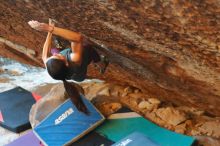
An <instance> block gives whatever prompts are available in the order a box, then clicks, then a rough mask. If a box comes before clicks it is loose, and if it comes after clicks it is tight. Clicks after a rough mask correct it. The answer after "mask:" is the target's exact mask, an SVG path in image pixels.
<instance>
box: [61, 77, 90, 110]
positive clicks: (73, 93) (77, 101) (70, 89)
mask: <svg viewBox="0 0 220 146" xmlns="http://www.w3.org/2000/svg"><path fill="white" fill-rule="evenodd" d="M63 85H64V88H65V90H66V92H67V94H68V96H69V98H70V100H71V101H72V103H73V104H74V105H75V106H76V108H77V109H78V110H79V111H81V112H83V113H85V114H89V111H88V109H87V107H86V105H85V104H84V103H83V101H82V98H81V96H80V94H79V91H78V90H77V88H76V87H75V86H74V85H73V84H71V83H69V82H68V81H66V80H65V79H64V80H63Z"/></svg>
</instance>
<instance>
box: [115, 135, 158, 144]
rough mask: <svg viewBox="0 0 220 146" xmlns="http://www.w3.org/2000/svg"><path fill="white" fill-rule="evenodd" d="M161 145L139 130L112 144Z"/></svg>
mask: <svg viewBox="0 0 220 146" xmlns="http://www.w3.org/2000/svg"><path fill="white" fill-rule="evenodd" d="M122 145H123V146H142V145H146V146H160V145H158V144H157V143H156V142H154V141H152V140H151V139H149V138H148V137H146V136H145V135H144V134H142V133H139V132H134V133H132V134H130V135H128V136H126V137H125V138H123V139H122V140H120V141H119V142H117V143H115V144H113V145H112V146H122Z"/></svg>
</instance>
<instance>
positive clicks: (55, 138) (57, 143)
mask: <svg viewBox="0 0 220 146" xmlns="http://www.w3.org/2000/svg"><path fill="white" fill-rule="evenodd" d="M81 98H82V100H83V102H84V104H85V105H86V106H87V108H88V110H89V115H86V114H84V113H82V112H79V111H78V110H77V108H76V107H75V105H73V104H72V102H71V100H70V99H67V100H66V101H65V102H64V103H63V104H61V105H60V106H59V107H57V108H56V109H55V110H54V111H53V112H52V113H51V114H49V115H48V116H47V117H46V118H45V119H44V120H43V121H42V122H41V123H40V124H38V125H37V126H36V127H35V128H34V133H35V135H36V136H37V137H38V138H39V139H40V140H41V141H42V142H43V144H44V145H49V146H61V145H67V144H71V143H73V142H75V141H76V140H78V139H79V138H81V137H82V136H84V135H85V134H87V133H88V132H89V131H91V130H93V129H94V128H96V127H97V126H98V125H99V124H101V123H102V122H103V121H104V116H103V115H102V114H101V113H99V111H98V110H97V109H96V108H95V107H94V106H93V105H92V104H91V103H90V101H88V100H87V99H86V98H85V97H84V96H83V95H81Z"/></svg>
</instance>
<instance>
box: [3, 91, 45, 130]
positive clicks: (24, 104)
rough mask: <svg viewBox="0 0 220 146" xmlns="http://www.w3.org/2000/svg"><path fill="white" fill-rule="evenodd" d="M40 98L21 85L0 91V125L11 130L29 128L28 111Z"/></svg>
mask: <svg viewBox="0 0 220 146" xmlns="http://www.w3.org/2000/svg"><path fill="white" fill-rule="evenodd" d="M40 98H41V97H40V96H38V95H36V94H34V93H31V92H29V91H27V90H25V89H23V88H21V87H16V88H13V89H11V90H8V91H5V92H2V93H0V126H2V127H4V128H6V129H8V130H11V131H13V132H22V131H24V130H27V129H29V128H31V125H30V122H29V112H30V109H31V107H32V105H33V104H34V103H35V102H36V101H37V100H39V99H40Z"/></svg>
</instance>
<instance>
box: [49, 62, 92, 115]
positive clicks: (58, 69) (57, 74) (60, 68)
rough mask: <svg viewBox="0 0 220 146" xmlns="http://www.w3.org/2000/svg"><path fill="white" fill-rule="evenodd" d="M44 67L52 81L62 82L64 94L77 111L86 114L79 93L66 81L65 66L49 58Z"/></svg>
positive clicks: (86, 110) (86, 111)
mask: <svg viewBox="0 0 220 146" xmlns="http://www.w3.org/2000/svg"><path fill="white" fill-rule="evenodd" d="M46 66H47V71H48V73H49V75H50V76H51V77H52V78H53V79H56V80H62V81H63V84H64V88H65V90H66V93H67V94H68V96H69V98H70V99H71V101H72V103H73V104H74V105H75V106H76V107H77V109H78V110H79V111H81V112H84V113H85V114H88V113H89V112H88V109H87V107H86V106H85V104H84V103H83V101H82V99H81V96H80V94H79V91H78V90H77V88H76V87H75V86H74V85H73V84H71V83H69V82H68V81H66V72H67V66H66V65H65V62H64V61H62V60H60V59H54V58H51V59H49V60H48V61H47V62H46Z"/></svg>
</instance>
